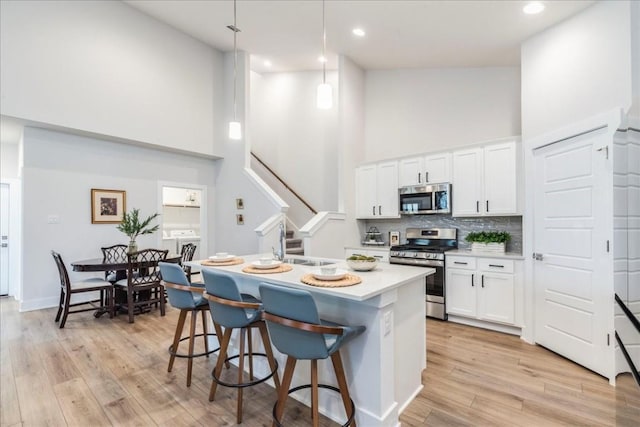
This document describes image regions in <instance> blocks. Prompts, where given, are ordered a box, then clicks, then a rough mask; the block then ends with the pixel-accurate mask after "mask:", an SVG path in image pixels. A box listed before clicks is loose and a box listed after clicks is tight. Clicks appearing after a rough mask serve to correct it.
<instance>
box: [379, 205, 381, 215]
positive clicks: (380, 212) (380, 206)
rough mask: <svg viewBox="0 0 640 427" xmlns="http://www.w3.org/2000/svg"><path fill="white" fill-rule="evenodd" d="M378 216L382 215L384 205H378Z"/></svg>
mask: <svg viewBox="0 0 640 427" xmlns="http://www.w3.org/2000/svg"><path fill="white" fill-rule="evenodd" d="M378 215H382V205H378Z"/></svg>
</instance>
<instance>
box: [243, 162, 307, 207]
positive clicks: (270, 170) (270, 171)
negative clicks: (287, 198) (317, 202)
mask: <svg viewBox="0 0 640 427" xmlns="http://www.w3.org/2000/svg"><path fill="white" fill-rule="evenodd" d="M251 156H253V158H254V159H256V160H257V162H258V163H260V164H261V165H262V166H263V167H264V168H265V169H266V170H268V171H269V173H270V174H271V175H273V176H274V178H276V179H277V180H278V181H280V183H281V184H282V185H284V187H285V188H286V189H287V190H288V191H290V192H291V194H293V195H294V196H295V197H296V198H297V199H298V200H300V202H301V203H302V204H303V205H305V206H306V207H307V208H308V209H309V210H310V211H311V212H312V213H313V214H314V215H315V214H317V213H318V211H316V210H315V209H314V208H313V207H311V205H310V204H309V203H308V202H307V201H306V200H305V199H304V198H303V197H302V196H300V195H299V194H298V193H297V192H296V191H295V190H294V189H293V188H291V187H290V186H289V184H287V183H286V182H285V181H284V180H283V179H282V178H280V176H279V175H278V174H277V173H275V172H274V171H273V169H271V168H270V167H269V166H268V165H267V164H266V163H265V162H264V161H263V160H262V159H261V158H260V157H258V156H256V154H255V153H254V152H253V151H252V152H251Z"/></svg>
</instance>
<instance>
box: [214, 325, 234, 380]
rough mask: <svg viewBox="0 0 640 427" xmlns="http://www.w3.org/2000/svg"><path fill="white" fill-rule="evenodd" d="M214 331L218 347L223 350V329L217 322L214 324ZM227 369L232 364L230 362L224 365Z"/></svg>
mask: <svg viewBox="0 0 640 427" xmlns="http://www.w3.org/2000/svg"><path fill="white" fill-rule="evenodd" d="M213 329H214V330H215V331H216V339H217V340H218V347H220V348H221V349H222V337H223V334H222V328H221V327H220V325H218V324H217V323H216V322H213ZM224 366H225V368H227V369H229V368H230V367H231V364H230V363H229V362H225V363H224Z"/></svg>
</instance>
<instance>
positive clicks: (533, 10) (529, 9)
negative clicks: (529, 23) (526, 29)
mask: <svg viewBox="0 0 640 427" xmlns="http://www.w3.org/2000/svg"><path fill="white" fill-rule="evenodd" d="M543 10H544V4H542V3H540V2H539V1H532V2H530V3H527V5H526V6H525V7H523V8H522V11H523V12H524V13H526V14H527V15H535V14H537V13H540V12H542V11H543Z"/></svg>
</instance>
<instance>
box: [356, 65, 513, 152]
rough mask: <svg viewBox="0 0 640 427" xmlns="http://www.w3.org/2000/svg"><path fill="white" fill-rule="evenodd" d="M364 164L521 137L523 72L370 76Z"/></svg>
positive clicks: (402, 71)
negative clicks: (365, 162) (521, 77)
mask: <svg viewBox="0 0 640 427" xmlns="http://www.w3.org/2000/svg"><path fill="white" fill-rule="evenodd" d="M365 118H366V119H365V139H366V153H365V160H366V161H377V160H383V159H388V158H392V157H400V156H406V155H412V154H418V153H424V152H430V151H438V150H443V149H450V148H454V147H460V146H464V145H469V144H473V143H476V142H479V141H486V140H492V139H497V138H502V137H507V136H512V135H519V134H520V69H519V68H517V67H501V68H438V69H400V70H373V71H367V72H366V87H365Z"/></svg>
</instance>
